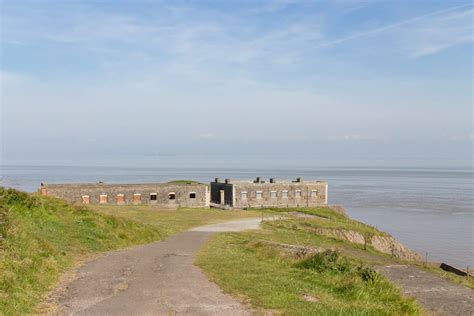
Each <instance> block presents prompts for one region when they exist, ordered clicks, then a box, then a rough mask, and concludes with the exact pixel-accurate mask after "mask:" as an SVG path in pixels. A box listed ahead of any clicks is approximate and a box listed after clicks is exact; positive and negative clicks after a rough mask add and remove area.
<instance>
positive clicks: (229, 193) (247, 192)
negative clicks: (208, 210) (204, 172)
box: [211, 177, 328, 208]
mask: <svg viewBox="0 0 474 316" xmlns="http://www.w3.org/2000/svg"><path fill="white" fill-rule="evenodd" d="M211 203H212V204H218V205H225V206H230V207H233V208H250V207H298V206H302V207H303V206H318V205H327V203H328V184H327V182H325V181H302V180H301V178H297V179H296V180H294V181H276V180H275V179H270V181H268V182H265V181H262V180H261V179H260V178H259V177H257V179H256V180H254V181H231V180H229V179H226V180H225V181H224V182H221V181H220V180H219V179H218V178H216V179H215V181H214V182H211Z"/></svg>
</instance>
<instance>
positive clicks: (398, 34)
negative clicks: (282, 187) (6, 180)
mask: <svg viewBox="0 0 474 316" xmlns="http://www.w3.org/2000/svg"><path fill="white" fill-rule="evenodd" d="M472 42H473V5H472V2H471V1H456V0H452V1H444V0H443V1H436V0H430V1H408V0H406V1H375V0H374V1H372V0H361V1H358V0H347V1H341V0H333V1H296V0H295V1H293V0H275V1H145V0H138V1H137V0H134V1H132V0H129V1H123V0H122V1H121V0H119V1H117V0H114V1H112V0H110V1H105V0H102V1H99V0H96V1H89V0H84V1H78V0H75V1H67V0H63V1H59V0H57V1H51V0H41V1H39V0H38V1H26V0H1V66H0V85H1V86H0V88H1V89H0V92H1V95H0V100H1V108H2V111H1V125H2V129H1V133H2V147H1V148H2V155H1V163H2V164H4V165H15V164H19V165H21V164H29V165H35V164H37V165H131V164H132V165H133V164H143V165H146V164H156V163H158V164H159V163H160V161H165V160H167V161H168V162H171V164H173V163H175V164H176V165H177V166H178V167H179V166H182V165H186V166H189V165H193V162H195V163H196V164H198V163H197V161H200V163H202V162H203V161H206V162H207V164H210V165H211V166H212V164H213V163H216V162H221V163H222V162H223V161H226V159H227V160H228V161H230V160H232V161H233V163H238V164H241V165H247V166H249V165H252V164H254V163H255V164H256V165H255V167H258V166H265V165H268V164H275V165H278V164H286V165H296V164H307V165H327V166H331V165H343V166H351V165H360V166H372V165H374V166H375V165H377V166H378V165H387V166H464V167H465V166H472V149H473V142H474V134H473V129H472V126H473V121H474V117H473V111H472V104H473V96H472V91H473V81H472V73H473V62H472V56H473V54H472V53H473V52H472ZM183 157H184V158H183Z"/></svg>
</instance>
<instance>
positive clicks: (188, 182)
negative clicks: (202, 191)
mask: <svg viewBox="0 0 474 316" xmlns="http://www.w3.org/2000/svg"><path fill="white" fill-rule="evenodd" d="M168 183H170V184H195V183H199V182H197V181H194V180H171V181H168Z"/></svg>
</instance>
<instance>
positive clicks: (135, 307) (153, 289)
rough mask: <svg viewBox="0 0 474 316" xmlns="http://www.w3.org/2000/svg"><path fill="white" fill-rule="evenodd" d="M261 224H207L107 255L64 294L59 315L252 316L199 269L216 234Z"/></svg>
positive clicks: (82, 271)
mask: <svg viewBox="0 0 474 316" xmlns="http://www.w3.org/2000/svg"><path fill="white" fill-rule="evenodd" d="M259 223H260V219H258V218H257V219H246V220H241V221H236V222H231V223H223V224H216V225H208V226H204V227H201V228H198V229H194V230H193V231H188V232H184V233H180V234H178V235H175V236H173V237H171V238H169V239H167V240H166V241H162V242H157V243H152V244H149V245H144V246H138V247H133V248H129V249H126V250H122V251H116V252H111V253H108V254H106V255H105V256H103V257H100V258H99V259H97V260H94V261H91V262H89V263H87V264H85V265H84V266H83V267H81V268H80V269H79V270H78V272H77V278H76V279H75V280H73V281H72V282H71V283H69V284H67V285H66V287H65V289H64V291H63V293H62V294H59V297H58V299H57V303H58V304H59V305H60V307H59V312H58V314H59V315H248V314H250V312H249V310H248V309H247V307H246V306H244V305H243V304H242V303H240V302H238V301H236V300H234V299H233V298H232V297H231V296H229V295H226V294H224V293H223V292H222V291H221V290H220V288H219V287H218V286H217V285H215V284H214V283H212V282H210V281H209V280H208V279H207V277H206V276H205V275H204V274H203V273H202V272H201V270H200V269H199V268H198V267H196V266H194V264H193V262H194V257H195V255H196V253H197V251H198V250H199V248H200V247H201V246H202V245H203V244H204V243H205V242H206V241H207V240H208V239H209V237H210V236H211V234H212V232H217V231H241V230H245V229H255V228H258V227H259Z"/></svg>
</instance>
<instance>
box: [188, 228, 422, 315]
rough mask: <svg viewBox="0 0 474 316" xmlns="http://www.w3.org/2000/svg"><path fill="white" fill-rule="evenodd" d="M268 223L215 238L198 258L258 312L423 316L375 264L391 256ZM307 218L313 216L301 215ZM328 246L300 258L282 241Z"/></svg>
mask: <svg viewBox="0 0 474 316" xmlns="http://www.w3.org/2000/svg"><path fill="white" fill-rule="evenodd" d="M286 221H288V220H281V221H278V220H277V221H275V222H265V223H264V225H263V227H264V229H263V230H261V231H249V232H242V233H225V234H219V235H216V236H215V237H213V239H211V241H210V242H209V243H208V244H207V245H206V246H205V247H204V248H203V249H202V250H201V252H200V253H199V255H198V258H197V261H196V263H197V264H198V265H199V266H200V267H201V268H202V269H203V270H204V271H205V272H206V273H207V274H208V275H209V277H210V278H211V279H212V280H213V281H214V282H216V283H217V284H218V285H219V286H221V287H222V288H223V289H224V290H225V291H226V292H228V293H231V294H233V295H234V296H236V297H241V298H242V299H243V300H245V301H249V302H250V303H251V305H252V306H253V307H254V308H256V309H257V311H259V312H262V313H265V311H267V310H271V311H272V312H274V313H275V314H283V315H418V314H421V313H422V311H421V309H420V307H419V306H418V305H417V304H416V302H415V301H414V300H413V299H410V298H405V297H403V296H402V294H401V293H400V291H399V290H398V289H397V288H396V287H395V286H393V285H392V284H391V283H390V282H389V281H388V280H387V279H386V278H385V277H384V276H382V275H380V274H378V273H377V272H376V271H375V270H374V269H373V268H371V266H372V265H373V264H389V263H393V262H394V261H392V259H391V258H390V257H389V256H387V255H385V254H382V253H379V252H377V251H375V250H373V249H368V250H367V251H365V250H363V245H362V246H361V245H355V244H351V243H349V242H345V241H339V240H334V239H331V238H328V237H325V236H321V235H317V234H314V233H311V232H308V231H305V230H301V229H299V228H295V227H292V226H291V225H283V223H284V222H286ZM298 221H301V222H306V221H312V219H298ZM290 222H291V220H290ZM279 244H284V245H291V244H293V245H295V246H297V247H300V248H301V247H308V249H310V248H311V247H313V249H316V248H317V249H325V251H324V250H323V251H322V252H319V253H316V254H313V255H310V256H307V257H305V258H303V259H301V258H300V257H299V256H297V255H295V256H294V257H292V256H290V255H288V252H286V253H283V252H282V251H281V249H282V248H281V247H278V246H277V245H279Z"/></svg>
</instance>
